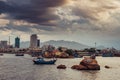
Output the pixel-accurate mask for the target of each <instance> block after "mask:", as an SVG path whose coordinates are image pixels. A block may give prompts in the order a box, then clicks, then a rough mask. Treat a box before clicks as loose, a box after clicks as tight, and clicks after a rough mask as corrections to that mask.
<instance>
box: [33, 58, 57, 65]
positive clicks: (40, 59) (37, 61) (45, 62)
mask: <svg viewBox="0 0 120 80" xmlns="http://www.w3.org/2000/svg"><path fill="white" fill-rule="evenodd" d="M56 61H57V60H56V59H53V60H49V61H45V60H44V59H43V58H36V59H33V62H34V64H55V62H56Z"/></svg>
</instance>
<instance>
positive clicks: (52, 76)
mask: <svg viewBox="0 0 120 80" xmlns="http://www.w3.org/2000/svg"><path fill="white" fill-rule="evenodd" d="M81 60H82V58H79V59H58V60H57V62H56V64H55V65H34V64H33V62H32V57H30V56H29V55H25V56H21V57H16V56H15V55H13V54H4V56H0V80H120V58H119V57H118V58H117V57H113V58H102V57H97V60H98V63H99V64H100V65H101V70H100V71H77V70H72V69H71V68H70V67H71V66H72V65H74V64H79V62H80V61H81ZM59 64H65V65H66V66H67V69H66V70H58V69H57V68H56V66H57V65H59ZM105 65H109V66H110V67H112V68H110V69H105V68H104V66H105Z"/></svg>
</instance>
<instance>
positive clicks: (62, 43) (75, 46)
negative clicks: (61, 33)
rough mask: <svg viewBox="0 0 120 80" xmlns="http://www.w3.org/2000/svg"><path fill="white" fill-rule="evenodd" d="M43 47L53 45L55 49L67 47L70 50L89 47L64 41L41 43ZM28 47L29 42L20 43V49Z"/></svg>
mask: <svg viewBox="0 0 120 80" xmlns="http://www.w3.org/2000/svg"><path fill="white" fill-rule="evenodd" d="M43 45H53V46H55V47H56V48H57V47H60V46H61V47H67V48H70V49H84V48H90V46H87V45H84V44H81V43H78V42H75V41H64V40H57V41H55V40H50V41H46V42H42V43H41V46H43ZM27 47H29V41H27V42H21V48H27Z"/></svg>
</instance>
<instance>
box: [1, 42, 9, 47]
mask: <svg viewBox="0 0 120 80" xmlns="http://www.w3.org/2000/svg"><path fill="white" fill-rule="evenodd" d="M0 47H1V48H7V47H8V46H7V41H0Z"/></svg>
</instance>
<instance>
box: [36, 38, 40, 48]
mask: <svg viewBox="0 0 120 80" xmlns="http://www.w3.org/2000/svg"><path fill="white" fill-rule="evenodd" d="M37 47H40V40H39V39H38V40H37Z"/></svg>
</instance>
